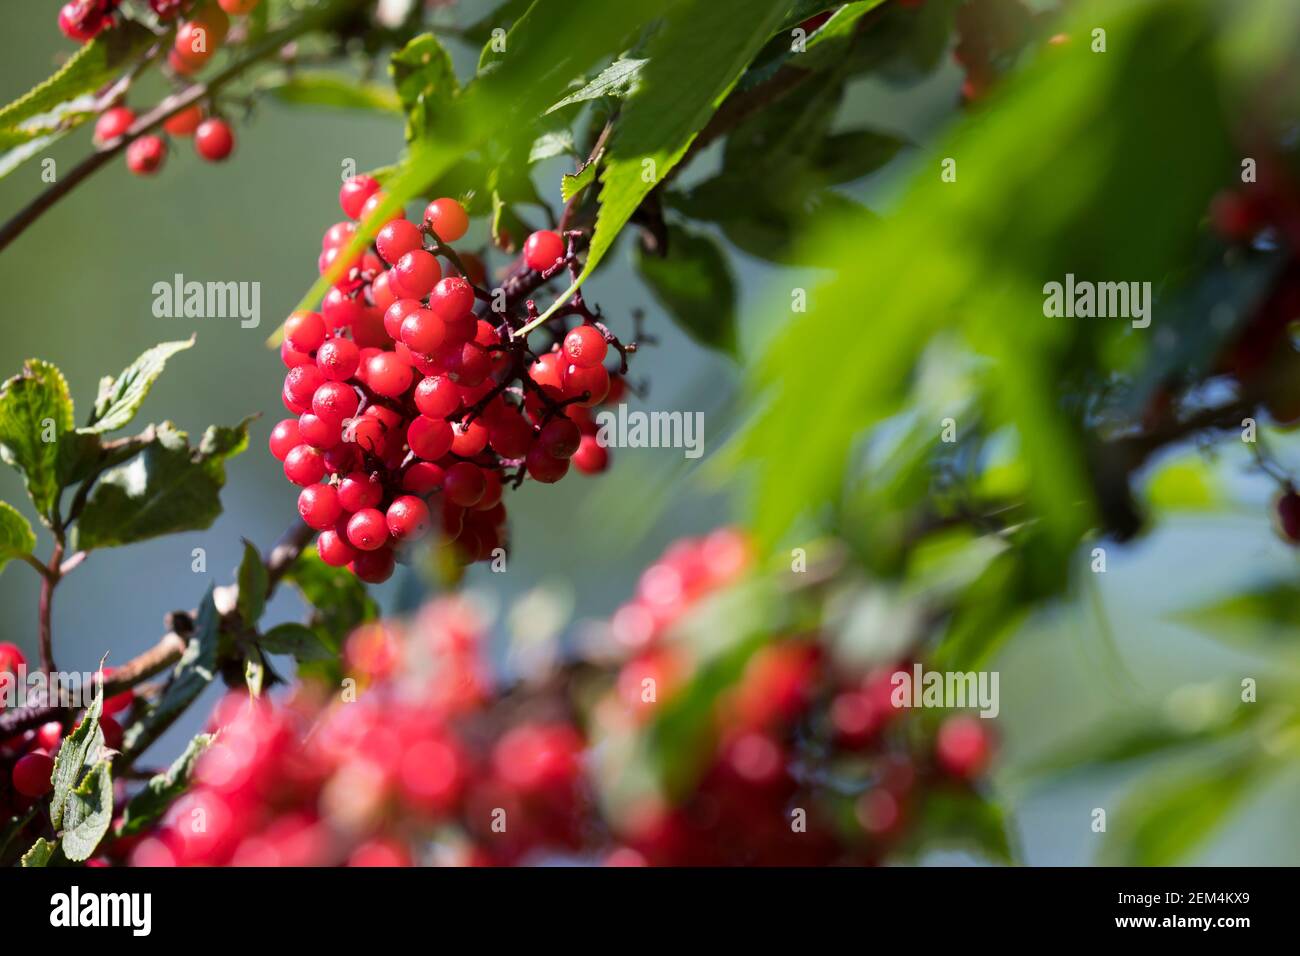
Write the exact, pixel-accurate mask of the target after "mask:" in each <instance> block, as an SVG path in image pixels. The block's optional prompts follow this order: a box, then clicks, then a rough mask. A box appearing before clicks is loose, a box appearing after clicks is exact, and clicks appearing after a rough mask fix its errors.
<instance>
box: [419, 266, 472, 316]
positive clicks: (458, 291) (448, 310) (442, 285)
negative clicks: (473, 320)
mask: <svg viewBox="0 0 1300 956" xmlns="http://www.w3.org/2000/svg"><path fill="white" fill-rule="evenodd" d="M429 308H430V309H432V310H433V311H434V313H435V314H436V315H437V316H438V318H440V319H442V320H443V321H444V322H456V321H459V320H463V319H464V318H465V317H466V316H468V315H470V314H471V313H472V312H473V311H474V289H473V287H472V286H471V285H470V284H469V283H468V282H466V281H465V280H464V279H463V278H461V277H460V276H447V278H445V279H440V280H438V283H437V284H436V285H435V286H434V287H433V291H432V292H430V293H429Z"/></svg>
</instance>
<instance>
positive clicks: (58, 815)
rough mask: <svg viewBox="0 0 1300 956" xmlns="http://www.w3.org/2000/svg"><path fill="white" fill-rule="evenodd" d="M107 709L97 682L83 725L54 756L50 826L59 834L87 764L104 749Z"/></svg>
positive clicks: (64, 739)
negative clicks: (102, 717) (102, 725)
mask: <svg viewBox="0 0 1300 956" xmlns="http://www.w3.org/2000/svg"><path fill="white" fill-rule="evenodd" d="M103 709H104V686H103V684H101V683H100V682H99V681H98V680H97V681H96V682H95V699H94V700H92V701H91V702H90V706H89V707H87V708H86V713H85V715H84V716H83V717H82V718H81V723H79V724H77V726H76V727H74V728H72V732H71V733H69V734H68V736H66V737H65V738H63V743H62V744H61V745H60V746H59V752H58V753H57V754H55V755H54V772H53V774H52V775H51V777H50V779H51V781H52V782H53V784H54V794H53V796H52V797H50V823H52V824H53V825H54V829H56V830H58V829H59V828H61V827H62V826H63V814H64V808H65V807H66V806H67V804H68V798H69V796H70V795H71V793H72V791H73V789H74V788H75V787H76V786H77V781H78V780H80V779H81V771H82V769H83V768H84V767H85V766H86V761H87V760H88V759H89V758H90V757H91V756H92V755H94V754H98V753H99V752H100V751H101V750H102V749H103V747H104V734H103V731H101V730H100V729H99V717H100V714H101V713H103Z"/></svg>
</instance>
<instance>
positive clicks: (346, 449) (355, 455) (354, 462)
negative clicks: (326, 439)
mask: <svg viewBox="0 0 1300 956" xmlns="http://www.w3.org/2000/svg"><path fill="white" fill-rule="evenodd" d="M321 457H322V458H323V459H324V461H325V471H326V473H327V474H331V475H346V474H350V473H351V472H353V471H356V470H357V469H358V468H360V467H361V449H359V448H358V447H357V446H356V445H354V444H351V443H348V442H344V443H343V444H341V445H335V446H334V447H333V448H327V449H326V450H325V452H324V454H323V455H322V456H321Z"/></svg>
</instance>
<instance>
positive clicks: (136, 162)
mask: <svg viewBox="0 0 1300 956" xmlns="http://www.w3.org/2000/svg"><path fill="white" fill-rule="evenodd" d="M166 158H167V144H166V143H165V142H163V140H162V139H161V138H160V137H157V136H153V135H149V136H141V137H140V138H139V139H136V140H132V142H131V145H130V146H128V147H127V148H126V168H127V169H129V170H131V172H133V173H135V174H136V175H137V176H150V175H152V174H153V173H156V172H157V171H158V169H159V168H160V167H161V166H162V164H163V160H164V159H166Z"/></svg>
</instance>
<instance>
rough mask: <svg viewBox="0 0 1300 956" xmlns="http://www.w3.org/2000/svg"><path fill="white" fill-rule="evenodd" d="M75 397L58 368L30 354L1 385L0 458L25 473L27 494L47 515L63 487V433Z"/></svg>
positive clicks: (69, 427) (70, 422) (69, 425)
mask: <svg viewBox="0 0 1300 956" xmlns="http://www.w3.org/2000/svg"><path fill="white" fill-rule="evenodd" d="M73 414H74V412H73V407H72V396H71V395H70V394H69V393H68V383H67V381H66V380H65V379H64V378H63V373H61V372H60V371H59V370H58V369H57V368H55V367H54V366H53V365H51V364H49V363H48V362H42V361H41V360H40V359H29V360H28V361H27V362H26V363H25V364H24V365H23V370H22V372H20V373H19V374H18V375H15V376H14V377H13V378H11V379H9V380H8V381H7V382H5V383H4V385H2V386H0V458H3V460H4V461H5V463H6V464H8V465H12V466H13V467H15V468H17V469H18V470H19V471H20V472H22V475H23V480H24V481H25V482H26V484H27V494H28V495H30V496H31V499H32V504H33V505H35V506H36V510H37V512H38V513H39V514H40V515H41V516H42V517H44V518H46V519H47V520H48V519H49V517H50V516H51V515H52V514H53V512H54V508H55V505H56V504H57V503H58V500H59V492H60V491H61V490H62V488H63V479H64V475H63V468H62V462H61V459H60V455H59V446H60V441H61V439H62V437H63V436H64V435H65V434H67V433H68V432H70V431H72V430H73Z"/></svg>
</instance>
